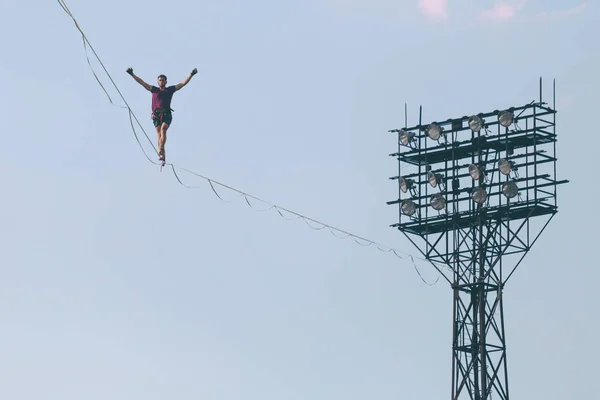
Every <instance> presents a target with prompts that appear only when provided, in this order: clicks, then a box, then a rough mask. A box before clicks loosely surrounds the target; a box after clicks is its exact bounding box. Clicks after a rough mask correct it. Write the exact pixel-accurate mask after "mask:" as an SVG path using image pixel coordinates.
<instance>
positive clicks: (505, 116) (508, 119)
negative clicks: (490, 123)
mask: <svg viewBox="0 0 600 400" xmlns="http://www.w3.org/2000/svg"><path fill="white" fill-rule="evenodd" d="M514 119H515V116H514V114H513V112H512V111H510V110H506V111H502V112H500V113H499V114H498V123H499V124H500V125H502V126H503V127H505V128H508V127H509V126H510V125H511V124H512V123H513V121H514Z"/></svg>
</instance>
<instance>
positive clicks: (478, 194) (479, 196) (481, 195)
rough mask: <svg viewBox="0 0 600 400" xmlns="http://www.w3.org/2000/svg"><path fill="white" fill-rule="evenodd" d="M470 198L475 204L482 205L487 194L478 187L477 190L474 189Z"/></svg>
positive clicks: (482, 188) (483, 189)
mask: <svg viewBox="0 0 600 400" xmlns="http://www.w3.org/2000/svg"><path fill="white" fill-rule="evenodd" d="M472 197H473V201H474V202H475V203H477V204H483V203H485V201H486V200H487V192H486V191H485V188H484V187H482V186H479V187H478V188H475V190H473V195H472Z"/></svg>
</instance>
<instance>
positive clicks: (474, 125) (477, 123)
mask: <svg viewBox="0 0 600 400" xmlns="http://www.w3.org/2000/svg"><path fill="white" fill-rule="evenodd" d="M469 128H471V130H472V131H474V132H479V131H480V130H481V128H483V120H482V119H481V117H479V116H477V115H473V116H471V118H469Z"/></svg>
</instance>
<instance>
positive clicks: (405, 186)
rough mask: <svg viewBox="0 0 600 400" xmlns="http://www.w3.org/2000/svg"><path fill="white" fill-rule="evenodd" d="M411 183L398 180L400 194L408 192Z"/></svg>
mask: <svg viewBox="0 0 600 400" xmlns="http://www.w3.org/2000/svg"><path fill="white" fill-rule="evenodd" d="M412 184H413V181H411V180H410V179H404V178H400V190H401V191H402V193H406V192H408V189H410V188H411V187H412Z"/></svg>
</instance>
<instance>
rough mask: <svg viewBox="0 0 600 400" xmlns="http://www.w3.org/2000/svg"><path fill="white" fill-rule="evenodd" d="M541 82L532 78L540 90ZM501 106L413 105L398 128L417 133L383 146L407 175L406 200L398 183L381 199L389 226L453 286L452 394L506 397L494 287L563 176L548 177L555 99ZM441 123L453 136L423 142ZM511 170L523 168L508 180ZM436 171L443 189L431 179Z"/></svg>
mask: <svg viewBox="0 0 600 400" xmlns="http://www.w3.org/2000/svg"><path fill="white" fill-rule="evenodd" d="M541 89H542V87H541V82H540V92H539V93H540V97H541V93H542V90H541ZM504 110H506V111H502V109H500V110H497V109H496V110H494V111H491V110H490V111H489V112H485V113H475V112H471V113H465V114H462V115H463V116H461V117H455V118H447V119H442V118H438V119H437V121H443V122H437V123H435V122H434V123H432V124H431V125H428V123H429V122H423V120H422V115H423V113H422V111H423V110H422V108H421V109H420V110H419V115H420V116H421V117H419V121H418V124H415V125H414V126H412V127H405V128H404V129H405V130H406V131H407V132H411V131H412V132H420V134H417V136H416V138H415V145H414V146H413V147H411V148H407V147H404V146H401V145H399V146H398V152H397V153H393V154H391V156H392V157H394V158H396V159H397V160H398V176H403V174H402V169H404V168H405V166H406V165H410V175H409V174H405V175H404V176H405V178H410V179H412V180H414V188H412V189H410V191H409V193H410V195H411V197H410V200H405V199H404V198H400V197H401V196H403V195H402V193H401V191H400V190H398V194H399V195H400V196H398V198H396V200H393V201H389V202H388V204H394V205H396V206H397V207H398V221H397V223H395V224H393V225H392V227H394V228H397V229H398V230H399V231H400V232H402V234H403V235H404V236H406V237H407V238H408V239H409V240H410V241H411V242H412V243H413V244H414V245H415V246H416V247H417V249H418V251H419V252H420V254H421V255H422V256H423V257H424V258H425V259H426V260H427V261H429V262H430V264H431V265H432V266H433V267H434V268H436V269H437V272H439V273H440V277H442V279H445V280H446V282H447V283H448V284H449V286H450V288H451V290H452V291H453V294H452V296H451V299H452V300H451V301H452V302H453V307H452V311H451V313H452V318H451V321H450V320H449V321H448V330H449V332H448V333H449V334H450V333H451V335H452V341H451V343H452V344H451V357H452V360H451V361H452V364H451V365H448V373H449V374H450V373H451V374H452V377H451V379H447V381H448V382H449V383H451V388H452V393H451V399H452V400H473V399H477V400H492V399H493V400H508V399H509V389H508V375H509V371H508V364H507V358H506V343H507V340H506V333H505V329H504V327H505V326H506V325H505V319H504V314H505V309H504V307H503V300H504V297H505V294H504V293H503V290H504V288H505V287H506V286H505V285H506V283H507V281H508V280H510V279H511V277H513V276H516V274H513V272H514V271H515V269H516V268H517V267H518V266H519V265H520V264H521V263H522V261H523V259H524V257H525V255H526V253H527V252H528V251H529V250H530V249H531V247H532V246H533V244H534V243H537V242H538V238H539V236H540V235H541V234H542V232H543V231H544V230H545V229H546V227H547V226H548V222H550V220H551V219H552V218H553V216H554V215H555V214H556V213H557V212H558V205H557V200H556V196H557V187H558V186H559V185H560V184H563V183H567V182H568V181H566V180H559V179H558V178H557V168H556V165H557V158H556V147H557V134H556V108H555V107H554V106H552V107H549V106H548V105H547V103H546V102H544V101H543V100H542V99H541V98H540V100H539V101H534V102H531V103H526V104H524V105H521V106H518V107H506V108H504ZM513 114H514V115H513ZM517 116H518V117H517ZM496 118H498V122H497V123H496ZM517 118H518V122H519V123H518V124H516V123H515V122H516V121H517ZM405 121H406V120H405ZM431 121H433V119H431ZM485 121H493V122H494V123H493V125H491V126H488V125H487V124H486V122H485ZM519 125H520V126H519ZM521 126H522V127H521ZM425 127H427V129H425ZM503 127H504V128H503ZM447 131H449V132H452V143H449V142H446V141H442V140H440V141H438V142H437V143H436V142H433V143H432V140H431V139H434V140H436V139H439V138H440V137H441V136H442V135H444V132H447ZM394 132H396V133H397V134H400V131H399V130H395V131H394ZM430 138H431V139H430ZM517 166H518V169H517ZM517 172H519V173H520V174H521V175H523V176H520V177H518V179H511V178H513V175H514V178H517ZM505 176H508V177H505ZM442 177H443V184H444V185H447V186H450V187H451V190H449V191H446V188H442V187H440V185H441V184H442ZM394 179H397V177H396V178H394ZM484 182H485V184H484ZM400 185H401V186H400V189H402V185H403V182H402V181H400ZM432 187H434V189H432ZM438 187H439V189H436V188H438ZM404 196H406V195H404ZM407 199H408V197H407ZM517 199H519V201H516V200H517ZM436 210H437V211H436ZM449 297H450V296H449ZM450 322H452V325H451V324H450ZM450 325H451V326H452V327H451V326H450ZM450 329H451V331H450ZM442 360H443V358H442ZM449 361H450V360H449ZM440 362H441V361H440ZM444 380H446V379H444Z"/></svg>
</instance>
